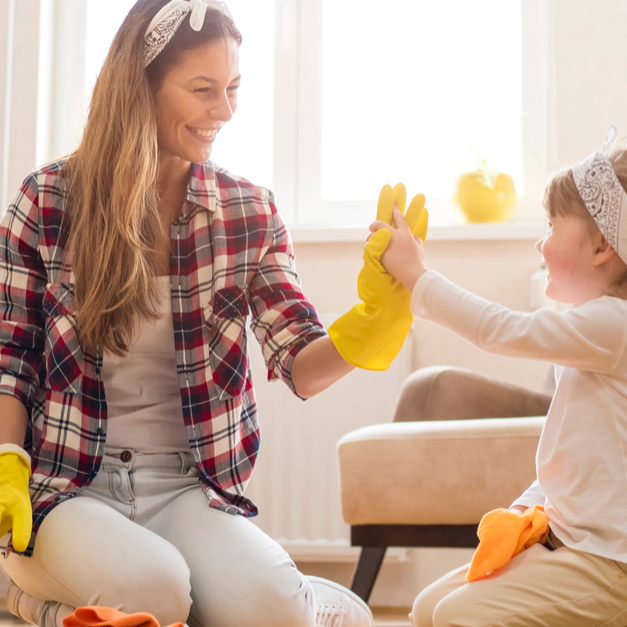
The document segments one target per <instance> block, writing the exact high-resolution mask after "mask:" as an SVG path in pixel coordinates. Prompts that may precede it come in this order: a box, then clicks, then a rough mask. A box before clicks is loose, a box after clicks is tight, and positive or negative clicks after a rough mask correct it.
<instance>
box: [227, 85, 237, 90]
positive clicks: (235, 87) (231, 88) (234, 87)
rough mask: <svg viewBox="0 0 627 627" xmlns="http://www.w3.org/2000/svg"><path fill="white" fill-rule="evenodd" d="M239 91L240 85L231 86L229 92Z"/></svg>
mask: <svg viewBox="0 0 627 627" xmlns="http://www.w3.org/2000/svg"><path fill="white" fill-rule="evenodd" d="M238 89H239V85H231V87H229V91H237V90H238Z"/></svg>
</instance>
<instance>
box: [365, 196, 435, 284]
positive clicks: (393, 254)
mask: <svg viewBox="0 0 627 627" xmlns="http://www.w3.org/2000/svg"><path fill="white" fill-rule="evenodd" d="M414 200H415V199H414ZM423 206H424V197H422V203H420V202H419V203H417V205H416V206H415V207H414V202H412V204H411V205H410V207H409V209H408V210H407V220H406V219H405V218H404V217H403V214H402V212H401V211H399V209H398V208H397V207H396V206H394V210H393V213H392V220H393V223H394V226H393V227H390V224H388V223H387V222H384V221H382V220H376V221H375V222H373V223H372V224H371V225H370V231H371V232H372V234H374V233H376V232H377V231H379V230H380V229H389V230H390V231H391V237H390V242H389V244H388V245H387V248H386V249H385V252H384V253H383V255H382V257H381V264H382V265H383V267H384V268H385V269H386V270H387V271H388V272H389V273H390V274H391V275H392V276H393V277H394V278H395V279H396V280H398V281H400V282H401V283H402V284H403V285H404V286H405V287H406V288H407V289H408V290H409V291H410V292H411V291H412V290H413V289H414V285H416V281H417V280H418V279H419V278H420V277H421V276H422V275H423V274H424V273H425V272H426V271H427V268H426V267H425V263H424V259H425V253H424V245H423V241H422V239H421V238H420V236H421V235H423V233H422V232H421V231H426V221H425V222H424V229H423V228H420V227H421V226H422V225H421V224H420V221H421V218H423V216H424V219H426V210H423V209H422V207H423ZM412 208H413V210H412ZM416 213H417V214H418V215H416ZM410 221H411V222H412V223H416V224H417V225H418V228H416V224H414V225H413V226H414V229H413V230H414V232H418V234H417V235H414V233H413V232H412V228H410V225H409V224H408V222H410ZM424 235H426V232H425V233H424ZM424 235H423V237H424Z"/></svg>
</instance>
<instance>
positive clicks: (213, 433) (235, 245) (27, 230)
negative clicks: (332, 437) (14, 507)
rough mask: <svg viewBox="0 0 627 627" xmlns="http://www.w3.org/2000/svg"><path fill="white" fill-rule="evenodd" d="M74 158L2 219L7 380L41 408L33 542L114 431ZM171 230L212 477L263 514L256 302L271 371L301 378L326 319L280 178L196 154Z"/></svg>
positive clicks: (187, 363) (0, 376)
mask: <svg viewBox="0 0 627 627" xmlns="http://www.w3.org/2000/svg"><path fill="white" fill-rule="evenodd" d="M63 165H64V161H59V162H57V163H54V164H52V165H49V166H46V167H44V168H42V169H40V170H38V171H36V172H34V173H33V174H31V175H30V176H29V177H28V178H27V179H26V180H25V182H24V183H23V185H22V187H21V188H20V190H19V192H18V194H17V195H16V197H15V198H14V200H13V202H12V203H11V205H10V207H9V210H8V212H7V214H6V216H5V218H4V220H3V222H2V225H1V227H0V393H3V394H10V395H13V396H15V397H17V398H18V399H19V400H20V401H21V402H22V403H23V404H24V405H25V406H26V407H27V408H28V409H29V412H30V425H29V426H30V429H29V434H28V435H27V442H26V444H25V448H26V449H27V450H28V451H29V452H30V453H31V455H32V458H33V476H32V479H31V485H30V490H31V497H32V501H33V536H32V538H31V542H30V545H29V548H28V550H27V551H26V552H25V555H31V554H32V549H33V544H34V540H35V534H36V532H37V530H38V528H39V526H40V525H41V522H42V520H43V519H44V517H45V516H46V515H47V514H48V513H49V512H50V511H51V510H52V509H54V507H55V506H56V505H58V504H59V503H61V502H62V501H64V500H66V499H68V498H71V497H74V496H76V494H77V492H78V491H79V490H80V489H81V488H83V487H85V486H86V485H89V483H90V482H91V481H92V480H93V479H94V477H95V476H96V474H97V473H98V468H99V466H100V463H101V460H102V455H103V452H104V448H105V440H106V434H107V407H106V401H105V390H104V386H103V382H102V374H101V370H102V350H101V349H97V350H94V351H93V352H88V351H87V350H85V349H84V348H83V346H82V344H81V341H80V338H79V336H78V333H77V329H76V324H75V302H74V293H73V276H72V266H71V263H72V262H71V255H69V254H67V255H66V242H67V233H66V232H65V231H64V227H63V225H62V218H63V214H64V210H65V186H64V180H63V178H62V175H61V171H62V168H63ZM171 241H172V250H173V253H172V258H171V272H170V274H171V296H172V316H173V323H174V335H175V345H176V360H177V368H178V375H179V381H180V386H181V400H182V405H183V414H184V419H185V426H186V427H187V434H188V436H189V442H190V446H191V450H192V453H193V454H194V458H195V460H196V463H197V466H198V468H199V470H200V471H201V478H200V483H201V485H202V487H203V489H204V490H205V492H206V494H207V497H208V499H209V505H210V506H211V507H215V508H218V509H221V510H224V511H226V512H229V513H231V514H241V515H244V516H254V515H255V514H256V513H257V508H256V507H255V505H254V504H253V503H252V502H251V501H250V500H248V499H247V498H246V497H245V496H244V495H243V492H244V488H245V486H246V483H247V482H248V480H249V478H250V476H251V473H252V470H253V466H254V464H255V458H256V456H257V451H258V448H259V424H258V422H257V414H256V406H255V395H254V389H253V381H252V376H251V371H250V365H249V360H248V354H247V332H246V326H247V325H246V323H247V318H248V313H249V311H250V313H251V315H252V324H251V327H252V330H253V332H254V334H255V336H256V337H257V340H258V341H259V343H260V344H261V347H262V351H263V355H264V358H265V361H266V364H267V367H268V378H269V380H275V379H281V380H283V381H284V382H285V383H286V384H287V385H288V386H289V387H290V388H291V389H292V391H294V387H293V385H292V381H291V369H292V363H293V360H294V357H295V356H296V354H297V353H298V352H299V351H300V350H301V349H302V348H304V347H305V346H306V345H307V344H308V343H310V342H312V341H313V340H315V339H317V338H319V337H322V336H323V335H324V334H325V332H324V330H323V329H322V325H321V324H320V321H319V320H318V316H317V313H316V310H315V309H314V307H313V306H312V305H311V303H310V302H309V301H308V300H307V298H306V297H305V296H304V294H303V293H302V290H301V287H300V281H299V278H298V276H297V274H296V271H295V268H294V258H293V252H292V245H291V242H290V238H289V234H288V232H287V230H286V228H285V225H284V224H283V222H282V221H281V218H280V216H279V214H278V213H277V210H276V207H275V205H274V198H273V196H272V194H271V193H270V192H269V191H268V190H266V189H263V188H260V187H256V186H254V185H252V184H251V183H250V182H248V181H246V180H245V179H241V178H237V177H235V176H233V175H231V174H229V173H228V172H226V171H225V170H222V169H219V168H217V167H214V166H213V165H212V164H211V163H210V162H209V163H205V164H195V165H194V167H193V173H192V177H191V180H190V184H189V187H188V191H187V201H186V203H185V206H184V209H183V213H182V215H181V216H180V218H179V219H178V220H177V221H176V222H175V223H174V224H173V225H172V230H171Z"/></svg>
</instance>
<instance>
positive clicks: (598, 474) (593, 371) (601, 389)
mask: <svg viewBox="0 0 627 627" xmlns="http://www.w3.org/2000/svg"><path fill="white" fill-rule="evenodd" d="M411 309H412V313H413V314H414V315H415V316H418V317H420V318H423V319H425V320H430V321H432V322H435V323H437V324H438V325H440V326H442V327H445V328H447V329H450V330H451V331H454V332H455V333H457V334H458V335H460V336H461V337H463V338H465V339H466V340H468V341H469V342H471V343H472V344H474V345H475V346H477V347H478V348H481V349H483V350H485V351H488V352H491V353H496V354H498V355H506V356H510V357H523V358H527V359H538V360H541V361H548V362H553V363H554V364H555V378H556V384H557V387H556V390H555V395H554V397H553V402H552V403H551V407H550V409H549V413H548V416H547V420H546V424H545V426H544V429H543V431H542V435H541V437H540V443H539V445H538V452H537V455H536V471H537V481H536V482H534V483H533V484H532V485H531V487H530V488H529V489H528V490H527V491H526V492H525V493H524V494H523V495H522V496H521V497H520V498H519V499H517V500H516V501H515V503H516V504H521V505H525V506H527V507H529V506H532V505H534V504H540V505H544V507H545V511H546V513H547V515H548V517H549V521H550V524H551V528H552V529H553V531H554V533H555V535H556V536H557V537H558V538H559V539H560V540H561V541H562V542H563V543H564V544H565V545H566V546H567V547H569V548H572V549H576V550H579V551H585V552H587V553H593V554H595V555H600V556H603V557H607V558H610V559H614V560H617V561H620V562H627V351H626V345H627V301H624V300H622V299H619V298H614V297H610V296H603V297H601V298H597V299H594V300H591V301H589V302H587V303H585V304H583V305H579V306H577V307H574V308H572V309H569V310H567V311H565V312H561V313H559V312H556V311H553V310H550V309H540V310H538V311H536V312H534V313H522V312H515V311H511V310H509V309H507V308H506V307H502V306H501V305H497V304H496V303H491V302H488V301H486V300H484V299H482V298H479V297H478V296H475V295H474V294H471V293H470V292H467V291H465V290H463V289H462V288H460V287H458V286H457V285H455V284H453V283H451V282H450V281H448V280H447V279H445V278H444V277H443V276H441V275H439V274H438V273H437V272H434V271H432V270H430V271H428V272H426V273H425V274H423V275H422V276H421V277H420V279H419V280H418V282H417V283H416V285H415V287H414V289H413V292H412V301H411Z"/></svg>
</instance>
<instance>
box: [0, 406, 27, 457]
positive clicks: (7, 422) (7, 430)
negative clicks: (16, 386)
mask: <svg viewBox="0 0 627 627" xmlns="http://www.w3.org/2000/svg"><path fill="white" fill-rule="evenodd" d="M0 416H2V420H0V444H17V445H18V446H24V438H25V437H26V426H27V425H28V412H27V411H26V407H24V405H22V403H21V402H20V401H18V400H17V398H15V397H14V396H10V395H8V394H0Z"/></svg>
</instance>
